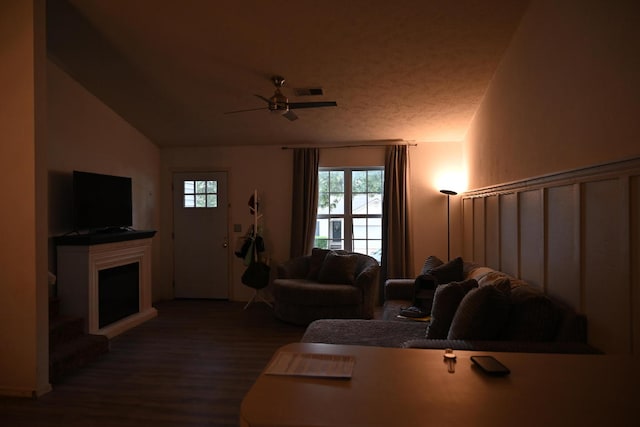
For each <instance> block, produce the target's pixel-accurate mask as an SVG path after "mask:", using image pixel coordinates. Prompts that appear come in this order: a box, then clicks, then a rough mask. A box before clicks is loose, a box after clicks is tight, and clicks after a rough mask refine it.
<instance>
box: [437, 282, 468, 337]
mask: <svg viewBox="0 0 640 427" xmlns="http://www.w3.org/2000/svg"><path fill="white" fill-rule="evenodd" d="M477 287H478V282H476V281H475V280H473V279H471V280H465V281H464V282H451V283H448V284H446V285H439V286H438V287H437V288H436V291H435V294H434V296H433V305H432V307H431V322H429V326H428V327H427V336H426V337H427V338H428V339H445V338H447V334H448V333H449V327H450V326H451V321H452V320H453V317H454V315H455V313H456V310H457V309H458V305H459V304H460V301H462V299H463V298H464V296H465V295H466V294H467V292H469V291H470V290H471V289H474V288H477Z"/></svg>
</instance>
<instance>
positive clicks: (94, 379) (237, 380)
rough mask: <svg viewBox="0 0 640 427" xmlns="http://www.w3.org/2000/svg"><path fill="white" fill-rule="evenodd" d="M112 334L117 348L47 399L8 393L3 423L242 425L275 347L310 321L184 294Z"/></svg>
mask: <svg viewBox="0 0 640 427" xmlns="http://www.w3.org/2000/svg"><path fill="white" fill-rule="evenodd" d="M155 306H156V308H157V309H158V317H157V318H156V319H153V320H151V321H149V322H146V323H144V324H142V325H140V326H138V327H136V328H134V329H132V330H130V331H127V332H126V333H124V334H122V335H120V336H118V337H116V338H114V339H113V340H112V341H111V351H110V352H109V353H108V354H106V355H105V356H103V357H102V358H101V359H100V360H98V361H97V362H95V363H93V364H91V365H89V366H87V367H85V368H83V369H82V370H81V371H79V372H78V373H76V374H73V375H72V376H70V377H68V378H66V379H64V380H63V381H62V382H61V383H60V384H57V385H55V386H54V389H53V391H52V392H51V393H48V394H46V395H44V396H42V397H40V398H39V399H35V400H31V399H19V398H3V397H0V426H7V427H21V426H29V427H35V426H37V427H58V426H65V427H94V426H95V427H103V426H118V427H130V426H136V427H138V426H148V427H174V426H181V427H195V426H237V425H238V420H239V413H240V403H241V401H242V398H243V397H244V395H245V393H246V392H247V391H248V390H249V388H250V387H251V385H252V384H253V382H254V381H255V379H256V378H257V377H258V375H259V374H260V372H261V370H262V369H263V368H264V367H265V365H266V363H267V362H268V361H269V359H270V358H271V356H272V354H273V353H274V351H275V350H276V349H277V348H278V347H280V346H282V345H284V344H287V343H290V342H296V341H299V340H300V338H301V337H302V334H303V333H304V327H300V326H294V325H289V324H286V323H283V322H280V321H278V320H277V319H275V318H274V316H273V313H272V311H271V309H270V308H269V307H267V306H266V305H265V304H262V303H255V304H253V305H251V306H250V307H249V308H247V310H243V307H244V303H234V302H226V301H209V300H205V301H203V300H175V301H167V302H162V303H158V304H156V305H155Z"/></svg>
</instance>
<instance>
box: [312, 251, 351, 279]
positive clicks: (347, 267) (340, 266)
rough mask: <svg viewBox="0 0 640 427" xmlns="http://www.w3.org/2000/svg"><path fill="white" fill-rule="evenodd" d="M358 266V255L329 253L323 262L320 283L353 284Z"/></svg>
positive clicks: (319, 275) (319, 277) (319, 276)
mask: <svg viewBox="0 0 640 427" xmlns="http://www.w3.org/2000/svg"><path fill="white" fill-rule="evenodd" d="M357 266H358V256H357V255H342V254H338V253H336V252H333V251H331V252H329V253H327V255H326V256H325V258H324V261H323V262H322V267H320V271H319V272H318V282H320V283H339V284H344V285H350V284H353V282H354V281H355V279H356V267H357Z"/></svg>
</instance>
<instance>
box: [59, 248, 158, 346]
mask: <svg viewBox="0 0 640 427" xmlns="http://www.w3.org/2000/svg"><path fill="white" fill-rule="evenodd" d="M151 240H152V239H151V238H139V239H132V240H125V241H114V242H109V243H97V244H95V243H94V242H87V243H86V244H76V243H77V242H74V244H64V243H65V242H64V241H63V242H61V243H60V244H59V245H58V297H59V299H60V310H61V312H62V313H63V314H66V315H71V316H78V317H83V318H84V319H85V320H86V323H85V324H86V331H87V332H88V333H90V334H100V335H106V336H107V337H108V338H112V337H114V336H116V335H119V334H121V333H123V332H125V331H126V330H128V329H131V328H133V327H135V326H137V325H139V324H141V323H143V322H145V321H147V320H149V319H152V318H154V317H156V316H157V311H156V309H155V308H153V307H152V306H151ZM81 243H83V242H81ZM133 263H138V291H139V298H138V301H139V310H138V312H137V313H134V314H131V315H129V316H126V317H124V318H122V319H120V320H117V321H115V322H113V323H110V324H108V325H105V326H103V327H102V328H101V327H100V326H99V308H98V304H99V301H98V298H99V273H100V271H101V270H106V269H110V268H114V267H119V266H123V265H128V264H133Z"/></svg>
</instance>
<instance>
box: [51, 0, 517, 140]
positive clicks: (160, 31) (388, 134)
mask: <svg viewBox="0 0 640 427" xmlns="http://www.w3.org/2000/svg"><path fill="white" fill-rule="evenodd" d="M527 3H528V1H525V0H484V1H481V0H478V1H474V0H431V1H429V0H396V1H376V0H340V1H334V0H323V1H311V0H297V1H291V2H282V3H277V2H275V1H267V0H235V1H224V2H223V1H209V0H199V1H196V0H181V1H160V0H135V1H131V0H109V1H104V0H60V1H50V2H48V12H47V16H48V19H47V37H48V49H49V54H50V57H51V58H52V59H53V60H54V62H56V63H57V64H58V65H59V66H60V67H61V68H63V69H64V70H65V71H66V72H67V73H69V74H70V75H71V76H72V77H74V78H75V79H76V80H77V81H79V82H80V83H81V84H83V85H84V86H85V87H86V88H87V89H89V90H90V91H91V92H93V93H94V94H95V95H96V96H98V97H99V98H101V99H102V100H103V101H104V102H105V103H106V104H107V105H109V106H110V107H111V108H112V109H114V110H115V111H117V112H118V113H119V114H120V115H121V116H122V117H123V118H124V119H126V120H127V121H129V122H130V123H132V124H133V125H134V126H135V127H137V128H138V129H139V130H140V131H141V132H142V133H144V134H145V135H147V136H148V137H149V138H150V139H152V140H153V141H154V142H155V143H157V144H158V145H160V146H180V145H182V146H198V145H241V144H281V145H282V144H286V145H293V144H333V143H344V142H365V141H366V142H368V141H380V140H389V139H403V140H408V141H415V142H429V141H459V140H461V139H462V138H463V137H464V134H465V132H466V129H467V127H468V125H469V123H470V121H471V119H472V117H473V114H474V113H475V111H476V109H477V107H478V104H479V102H480V100H481V99H482V96H483V94H484V92H485V90H486V88H487V86H488V84H489V81H490V80H491V77H492V75H493V73H494V71H495V69H496V67H497V65H498V63H499V61H500V59H501V56H502V54H503V53H504V51H505V49H506V48H507V46H508V44H509V42H510V40H511V38H512V36H513V33H514V31H515V29H516V28H517V26H518V23H519V21H520V18H521V17H522V15H523V13H524V11H525V9H526V5H527ZM274 74H280V75H283V76H284V77H285V78H286V79H287V81H286V86H285V90H284V93H285V94H286V95H287V96H289V100H290V101H292V102H295V101H310V100H314V101H315V100H331V101H336V102H337V103H338V107H336V108H317V109H304V110H296V114H297V115H298V117H299V120H296V121H293V122H292V121H288V120H286V119H285V118H283V117H279V115H278V114H277V113H270V112H269V111H267V110H266V109H265V110H261V111H251V112H246V113H239V114H232V115H225V114H223V113H224V112H225V111H233V110H240V109H249V108H259V107H263V106H265V104H264V103H263V101H261V100H260V99H258V98H256V97H255V96H253V95H254V94H260V95H263V96H266V97H269V96H271V95H272V93H273V90H274V88H273V85H272V83H271V82H270V77H271V76H272V75H274ZM297 87H322V88H323V89H324V95H323V96H321V97H304V98H299V97H295V96H294V93H293V88H297Z"/></svg>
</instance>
